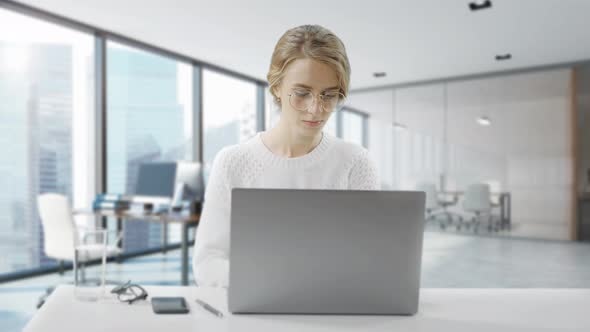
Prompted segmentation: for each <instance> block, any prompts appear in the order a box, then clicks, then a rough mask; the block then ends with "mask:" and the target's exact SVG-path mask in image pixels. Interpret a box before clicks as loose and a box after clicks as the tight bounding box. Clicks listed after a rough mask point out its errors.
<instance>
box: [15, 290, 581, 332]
mask: <svg viewBox="0 0 590 332" xmlns="http://www.w3.org/2000/svg"><path fill="white" fill-rule="evenodd" d="M146 289H147V291H148V293H149V294H150V296H184V297H185V298H186V299H187V301H188V302H189V306H190V313H189V314H186V315H156V314H154V313H153V312H152V308H151V304H150V303H149V302H148V301H143V302H140V303H136V304H133V305H128V304H125V303H120V302H117V300H115V299H105V300H101V301H100V302H79V301H76V300H75V299H74V296H73V295H74V294H73V287H72V286H60V287H58V288H57V289H56V290H55V292H54V293H53V294H52V295H51V296H50V297H49V299H48V301H47V302H46V303H45V305H43V307H42V308H41V309H40V310H39V311H38V312H37V314H35V316H34V317H33V318H32V319H31V321H30V322H29V323H28V324H27V326H26V327H25V329H24V331H59V332H62V331H64V332H65V331H87V332H90V331H101V332H102V331H109V332H116V331H125V332H129V331H142V332H149V331H174V332H182V331H256V332H266V331H269V332H270V331H272V332H275V331H293V332H295V331H297V332H300V331H301V332H305V331H338V332H341V331H363V332H365V331H368V332H371V331H388V332H391V331H438V332H440V331H453V332H461V331H465V332H473V331H503V332H506V331H539V330H540V329H543V331H590V289H422V290H421V298H420V311H419V313H418V314H417V315H415V316H410V317H400V316H323V315H322V316H320V315H317V316H314V315H231V314H229V313H227V306H226V300H225V299H226V293H225V291H224V290H223V289H211V288H197V287H171V286H153V287H146ZM197 297H199V298H201V299H203V300H205V301H207V302H209V303H210V304H211V305H213V306H214V307H216V308H218V309H220V310H222V311H224V313H225V317H224V318H221V319H220V318H217V317H215V316H213V315H212V314H210V313H209V312H207V311H205V310H203V309H202V308H201V307H199V306H198V305H197V304H195V302H194V301H195V299H196V298H197Z"/></svg>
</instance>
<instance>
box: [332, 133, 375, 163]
mask: <svg viewBox="0 0 590 332" xmlns="http://www.w3.org/2000/svg"><path fill="white" fill-rule="evenodd" d="M330 140H331V141H332V146H333V148H334V151H335V152H336V153H338V155H340V156H344V157H347V158H349V159H356V158H367V157H368V156H369V150H367V149H366V148H365V147H364V146H361V145H359V144H356V143H352V142H348V141H346V140H344V139H342V138H339V137H336V136H332V135H331V136H330Z"/></svg>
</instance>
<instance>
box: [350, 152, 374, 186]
mask: <svg viewBox="0 0 590 332" xmlns="http://www.w3.org/2000/svg"><path fill="white" fill-rule="evenodd" d="M348 189H351V190H381V180H380V179H379V171H378V170H377V166H376V165H375V162H374V161H373V160H372V159H371V157H370V156H369V151H367V149H364V148H363V149H362V150H361V151H360V152H359V153H358V154H357V155H356V157H355V158H354V160H353V166H352V169H351V171H350V175H349V177H348Z"/></svg>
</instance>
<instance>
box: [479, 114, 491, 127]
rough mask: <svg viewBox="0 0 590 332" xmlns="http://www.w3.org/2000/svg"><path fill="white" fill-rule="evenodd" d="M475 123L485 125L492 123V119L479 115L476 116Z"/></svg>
mask: <svg viewBox="0 0 590 332" xmlns="http://www.w3.org/2000/svg"><path fill="white" fill-rule="evenodd" d="M477 123H478V124H479V125H480V126H484V127H487V126H489V125H491V124H492V120H490V118H488V117H487V116H480V117H479V118H477Z"/></svg>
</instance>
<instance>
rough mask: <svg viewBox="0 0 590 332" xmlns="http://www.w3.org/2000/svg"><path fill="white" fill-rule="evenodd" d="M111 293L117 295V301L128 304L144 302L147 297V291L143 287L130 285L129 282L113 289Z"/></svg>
mask: <svg viewBox="0 0 590 332" xmlns="http://www.w3.org/2000/svg"><path fill="white" fill-rule="evenodd" d="M111 293H113V294H117V298H118V299H119V301H121V302H127V303H129V304H133V302H135V301H138V300H145V299H147V296H148V293H147V291H146V290H145V289H144V288H143V287H141V286H139V285H137V284H132V283H131V280H129V281H127V282H126V283H125V284H123V285H119V286H117V287H115V288H113V289H112V290H111Z"/></svg>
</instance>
